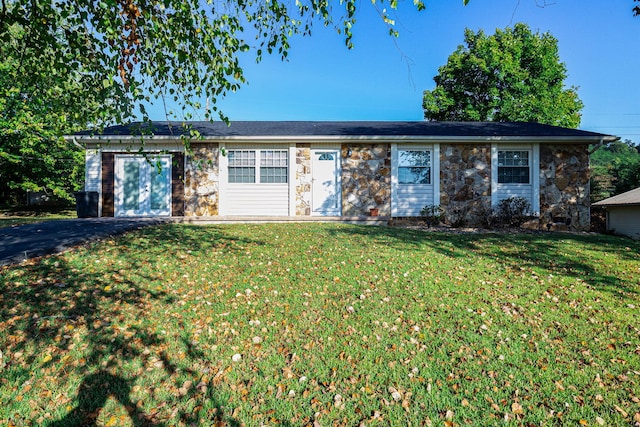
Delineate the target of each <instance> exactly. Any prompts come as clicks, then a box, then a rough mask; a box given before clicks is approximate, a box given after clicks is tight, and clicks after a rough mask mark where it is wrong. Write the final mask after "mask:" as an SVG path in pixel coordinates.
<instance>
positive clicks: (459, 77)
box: [423, 24, 583, 128]
mask: <svg viewBox="0 0 640 427" xmlns="http://www.w3.org/2000/svg"><path fill="white" fill-rule="evenodd" d="M566 77H567V70H566V67H565V65H564V63H562V62H561V61H560V58H559V54H558V41H557V40H556V39H555V38H554V37H553V36H552V35H551V34H549V33H543V34H539V33H533V32H532V31H531V29H530V28H529V27H528V26H527V25H525V24H516V25H515V26H514V27H513V28H507V29H505V30H497V31H496V33H495V34H494V35H491V36H488V35H486V34H485V33H484V32H483V31H478V32H473V31H471V30H469V29H467V30H466V31H465V36H464V45H461V46H458V48H457V49H456V51H455V52H454V53H453V54H451V56H449V59H448V61H447V63H446V64H445V65H443V66H442V67H440V68H439V70H438V75H437V76H436V77H434V81H435V83H436V87H435V89H433V90H426V91H425V92H424V98H423V109H424V117H425V119H427V120H453V121H526V122H539V123H545V124H550V125H557V126H565V127H571V128H576V127H578V125H579V124H580V110H581V109H582V107H583V104H582V101H580V99H579V98H578V95H577V92H576V90H577V89H576V88H575V87H570V88H565V87H564V80H565V78H566Z"/></svg>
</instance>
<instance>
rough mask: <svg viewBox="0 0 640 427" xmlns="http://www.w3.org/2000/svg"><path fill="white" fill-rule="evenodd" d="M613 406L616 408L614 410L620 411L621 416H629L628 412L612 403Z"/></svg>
mask: <svg viewBox="0 0 640 427" xmlns="http://www.w3.org/2000/svg"><path fill="white" fill-rule="evenodd" d="M613 407H614V408H616V411H618V412H620V415H622V417H623V418H627V417H628V416H629V414H627V412H626V411H625V410H624V409H622V408H621V407H619V406H618V405H613Z"/></svg>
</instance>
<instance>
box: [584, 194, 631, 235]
mask: <svg viewBox="0 0 640 427" xmlns="http://www.w3.org/2000/svg"><path fill="white" fill-rule="evenodd" d="M593 205H594V206H603V207H605V208H606V210H607V230H608V231H611V232H614V233H617V234H623V235H625V236H629V237H631V238H632V239H640V187H638V188H636V189H634V190H631V191H627V192H626V193H622V194H618V195H617V196H613V197H609V198H608V199H604V200H601V201H599V202H596V203H594V204H593Z"/></svg>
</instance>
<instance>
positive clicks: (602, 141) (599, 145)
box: [589, 138, 604, 167]
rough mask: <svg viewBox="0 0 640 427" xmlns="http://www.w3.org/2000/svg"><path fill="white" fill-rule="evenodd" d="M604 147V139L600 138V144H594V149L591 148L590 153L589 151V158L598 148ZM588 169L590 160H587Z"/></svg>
mask: <svg viewBox="0 0 640 427" xmlns="http://www.w3.org/2000/svg"><path fill="white" fill-rule="evenodd" d="M603 145H604V138H600V142H598V143H597V144H596V146H595V147H593V149H592V150H591V151H589V156H591V155H592V154H593V153H595V152H596V151H598V149H599V148H600V147H602V146H603ZM589 167H591V160H589Z"/></svg>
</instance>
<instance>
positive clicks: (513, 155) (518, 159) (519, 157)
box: [498, 151, 529, 166]
mask: <svg viewBox="0 0 640 427" xmlns="http://www.w3.org/2000/svg"><path fill="white" fill-rule="evenodd" d="M498 166H529V152H528V151H498Z"/></svg>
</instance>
